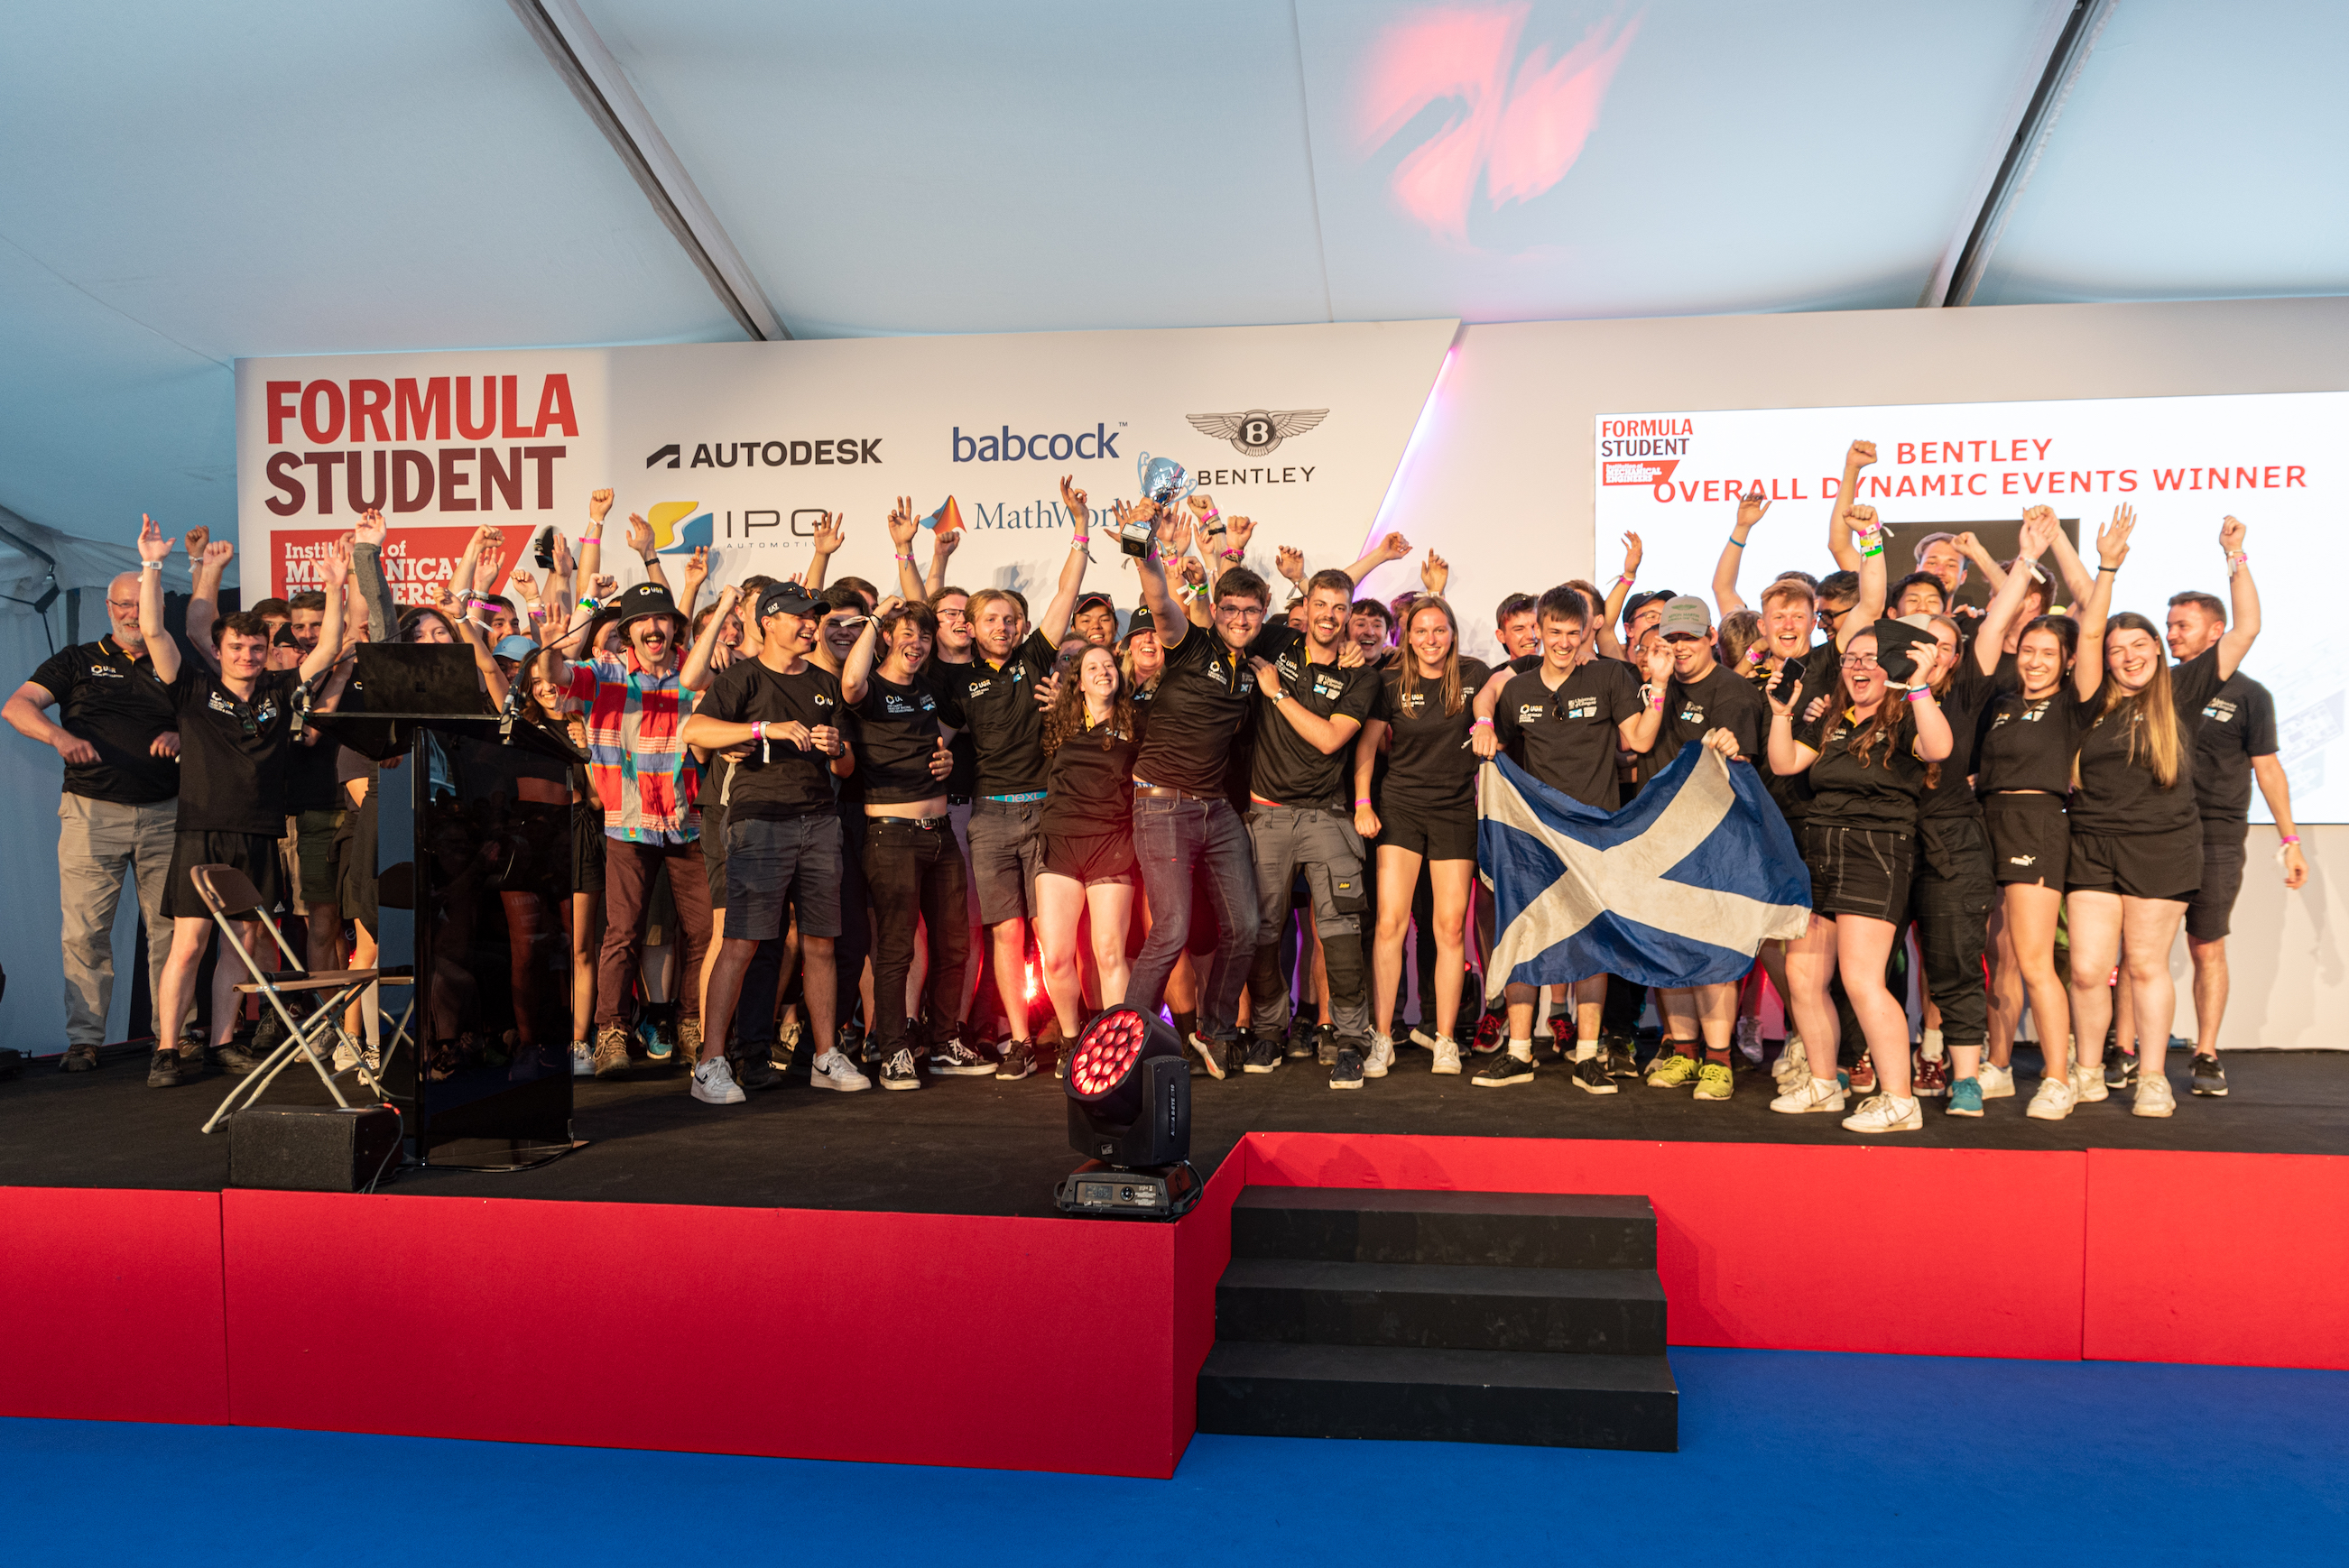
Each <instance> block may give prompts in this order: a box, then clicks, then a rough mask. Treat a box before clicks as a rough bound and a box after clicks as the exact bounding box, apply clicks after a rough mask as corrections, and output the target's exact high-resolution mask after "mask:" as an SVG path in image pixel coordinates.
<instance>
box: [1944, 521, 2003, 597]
mask: <svg viewBox="0 0 2349 1568" xmlns="http://www.w3.org/2000/svg"><path fill="white" fill-rule="evenodd" d="M1956 544H1957V547H1958V553H1959V554H1960V555H1962V556H1964V557H1965V558H1966V561H1967V562H1968V563H1969V564H1971V566H1972V567H1973V569H1974V570H1975V571H1976V572H1979V573H1982V581H1983V582H1985V583H1989V584H1990V591H1991V592H1992V593H1997V592H1998V591H1999V590H2000V589H2001V588H2003V587H2005V586H2006V568H2005V567H2003V566H2001V565H2000V564H1999V563H1998V557H1996V556H1995V555H1992V553H1991V552H1989V551H1988V550H1986V549H1984V548H1983V546H1982V541H1981V540H1979V539H1977V538H1975V537H1974V535H1973V532H1972V531H1971V530H1968V531H1966V532H1964V533H1961V534H1960V535H1958V537H1957V540H1956Z"/></svg>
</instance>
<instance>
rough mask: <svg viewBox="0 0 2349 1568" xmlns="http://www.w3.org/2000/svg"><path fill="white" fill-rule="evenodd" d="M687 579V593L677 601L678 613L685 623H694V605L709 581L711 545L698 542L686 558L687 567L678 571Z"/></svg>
mask: <svg viewBox="0 0 2349 1568" xmlns="http://www.w3.org/2000/svg"><path fill="white" fill-rule="evenodd" d="M678 575H679V576H681V577H683V578H684V579H685V594H684V596H683V597H682V598H680V599H678V602H677V613H678V614H680V615H682V616H684V617H685V624H687V625H688V626H690V625H692V624H693V607H694V605H695V604H696V603H698V602H699V601H700V598H701V585H702V584H703V583H707V582H709V546H708V545H706V544H697V545H695V546H694V547H693V553H692V554H690V555H688V556H687V557H686V558H685V568H684V570H683V571H682V572H680V573H678Z"/></svg>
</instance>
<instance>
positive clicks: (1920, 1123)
mask: <svg viewBox="0 0 2349 1568" xmlns="http://www.w3.org/2000/svg"><path fill="white" fill-rule="evenodd" d="M1924 1125H1925V1113H1924V1112H1923V1111H1922V1110H1920V1109H1918V1106H1917V1102H1916V1100H1915V1099H1909V1098H1907V1097H1904V1096H1901V1095H1897V1094H1879V1095H1875V1096H1872V1097H1870V1098H1869V1099H1865V1100H1862V1101H1861V1102H1860V1106H1859V1109H1857V1110H1856V1111H1854V1112H1853V1113H1852V1114H1851V1115H1849V1116H1847V1117H1845V1118H1844V1119H1843V1130H1845V1131H1846V1132H1916V1131H1918V1130H1921V1129H1922V1128H1923V1127H1924Z"/></svg>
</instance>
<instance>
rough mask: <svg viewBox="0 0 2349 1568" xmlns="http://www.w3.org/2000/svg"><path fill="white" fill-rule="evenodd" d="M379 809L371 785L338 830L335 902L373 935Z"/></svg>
mask: <svg viewBox="0 0 2349 1568" xmlns="http://www.w3.org/2000/svg"><path fill="white" fill-rule="evenodd" d="M375 813H376V798H375V791H374V790H373V789H369V790H368V791H367V799H364V800H362V801H360V802H359V803H358V804H357V806H355V807H353V808H352V809H351V810H347V811H346V812H344V813H343V821H342V825H341V826H340V827H338V828H336V830H335V854H334V859H335V904H336V907H337V908H339V909H340V910H341V911H342V912H343V913H345V914H347V915H349V916H350V917H351V918H352V919H353V920H356V921H357V922H358V923H359V926H360V929H362V930H364V931H365V932H366V933H367V934H368V935H369V936H373V935H375V934H376V933H377V931H378V925H377V920H376V915H377V911H376V872H375Z"/></svg>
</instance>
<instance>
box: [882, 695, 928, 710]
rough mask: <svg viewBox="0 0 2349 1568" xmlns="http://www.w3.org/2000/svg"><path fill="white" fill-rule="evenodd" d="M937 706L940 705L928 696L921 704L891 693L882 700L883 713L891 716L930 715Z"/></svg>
mask: <svg viewBox="0 0 2349 1568" xmlns="http://www.w3.org/2000/svg"><path fill="white" fill-rule="evenodd" d="M937 706H938V705H937V704H936V703H935V702H932V701H931V700H930V699H929V698H928V697H927V696H924V697H923V698H922V700H921V701H920V702H919V703H910V702H907V701H906V700H905V698H904V697H902V696H898V695H897V694H896V693H895V692H891V693H890V694H889V695H888V696H885V697H883V698H882V699H881V711H882V712H884V713H886V714H891V715H896V714H909V713H928V712H929V711H931V710H932V709H933V708H935V707H937Z"/></svg>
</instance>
